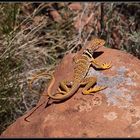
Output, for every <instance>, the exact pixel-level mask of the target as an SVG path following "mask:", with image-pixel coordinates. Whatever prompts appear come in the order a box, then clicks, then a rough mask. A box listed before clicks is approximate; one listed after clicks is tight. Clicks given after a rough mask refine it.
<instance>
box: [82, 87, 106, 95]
mask: <svg viewBox="0 0 140 140" xmlns="http://www.w3.org/2000/svg"><path fill="white" fill-rule="evenodd" d="M105 88H107V86H96V87H94V88H90V89H89V90H83V94H84V95H88V94H92V93H95V92H98V91H101V90H103V89H105Z"/></svg>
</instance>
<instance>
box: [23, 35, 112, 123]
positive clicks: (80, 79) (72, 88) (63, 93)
mask: <svg viewBox="0 0 140 140" xmlns="http://www.w3.org/2000/svg"><path fill="white" fill-rule="evenodd" d="M104 44H105V41H104V40H103V39H99V38H93V39H92V40H91V41H90V42H89V43H88V44H87V45H86V46H85V47H84V48H83V49H82V51H81V53H80V54H79V55H76V56H75V57H74V58H73V62H74V77H73V81H65V80H63V81H60V86H59V87H58V91H59V92H58V93H57V92H54V93H52V92H51V89H52V86H53V84H54V83H55V78H54V76H53V75H51V76H52V82H51V84H50V85H49V87H48V91H47V95H48V97H49V98H48V102H47V104H48V105H49V104H52V103H59V102H62V101H65V100H67V99H69V98H70V97H71V96H73V95H74V94H75V92H76V91H77V90H78V89H79V87H80V86H81V85H83V86H85V87H84V88H83V90H82V93H83V94H84V95H88V94H92V93H95V92H98V91H100V90H103V89H105V88H106V87H107V86H96V87H93V88H92V86H94V85H95V84H96V81H97V78H96V77H86V75H87V73H88V71H89V68H90V66H91V65H94V66H96V67H97V68H101V69H109V68H110V67H111V65H110V64H107V63H103V64H99V63H98V62H97V61H95V59H94V58H93V53H94V52H95V50H97V49H98V48H99V47H101V46H104ZM49 102H50V103H49ZM44 103H45V102H43V103H42V104H44ZM42 104H40V105H39V106H38V107H40V106H41V105H42ZM38 107H37V108H38ZM37 108H36V109H37ZM36 109H35V110H36ZM35 110H34V111H35ZM34 111H33V112H34ZM33 112H32V113H33ZM32 113H31V114H32ZM31 114H29V115H28V116H27V117H26V118H25V120H26V119H27V118H28V117H29V116H30V115H31ZM26 121H27V120H26Z"/></svg>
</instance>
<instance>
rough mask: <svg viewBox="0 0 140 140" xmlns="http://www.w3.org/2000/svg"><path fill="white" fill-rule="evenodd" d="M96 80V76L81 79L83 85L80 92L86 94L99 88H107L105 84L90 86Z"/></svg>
mask: <svg viewBox="0 0 140 140" xmlns="http://www.w3.org/2000/svg"><path fill="white" fill-rule="evenodd" d="M96 81H97V78H96V77H87V78H84V79H83V81H82V82H81V85H83V86H85V87H84V89H83V91H82V93H83V94H84V95H87V94H92V93H95V92H98V91H100V90H103V89H105V88H107V86H96V87H93V88H92V86H94V85H95V84H96Z"/></svg>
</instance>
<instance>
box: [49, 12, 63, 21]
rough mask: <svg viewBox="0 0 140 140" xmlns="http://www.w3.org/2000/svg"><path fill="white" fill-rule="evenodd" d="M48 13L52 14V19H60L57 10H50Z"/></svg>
mask: <svg viewBox="0 0 140 140" xmlns="http://www.w3.org/2000/svg"><path fill="white" fill-rule="evenodd" d="M50 15H51V16H52V18H53V20H54V21H56V22H60V21H62V17H61V16H60V14H59V13H58V12H57V10H52V11H50Z"/></svg>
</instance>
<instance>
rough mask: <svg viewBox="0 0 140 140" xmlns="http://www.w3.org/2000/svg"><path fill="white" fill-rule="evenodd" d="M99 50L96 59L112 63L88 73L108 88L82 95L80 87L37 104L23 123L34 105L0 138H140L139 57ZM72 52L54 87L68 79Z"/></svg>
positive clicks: (105, 49) (70, 70) (62, 64)
mask: <svg viewBox="0 0 140 140" xmlns="http://www.w3.org/2000/svg"><path fill="white" fill-rule="evenodd" d="M100 51H103V52H104V53H103V54H101V55H99V56H98V57H97V60H98V61H100V62H109V61H110V60H111V62H112V65H113V66H112V68H111V69H108V70H104V71H95V70H94V69H93V68H90V70H89V73H88V76H89V75H96V77H97V78H98V81H97V84H98V85H107V86H108V88H107V89H105V90H103V91H101V92H98V93H96V94H94V95H83V94H82V93H81V89H82V88H80V89H79V90H78V92H77V93H76V94H75V95H74V96H73V97H71V98H70V99H69V100H67V101H65V102H63V103H60V104H53V105H51V106H49V107H48V108H44V106H42V107H40V108H39V109H38V110H37V111H36V112H34V114H32V115H31V116H30V117H29V118H28V119H29V120H30V122H25V121H24V118H25V117H26V116H27V115H28V114H29V113H30V112H31V111H32V110H33V109H34V108H33V109H32V110H31V111H30V112H28V113H27V114H25V115H24V116H22V117H20V118H19V119H17V120H16V122H14V123H13V124H12V125H11V126H9V127H8V128H7V129H6V131H4V132H3V133H2V135H1V137H140V60H138V59H137V58H135V57H133V56H132V55H130V54H127V53H125V52H121V51H118V50H113V49H109V48H104V47H102V48H100V49H99V50H98V51H97V52H100ZM96 54H99V53H96ZM73 55H74V54H72V55H71V54H68V55H66V56H65V57H64V59H63V61H62V62H61V64H60V65H59V66H58V67H57V69H56V71H55V78H56V84H55V86H54V90H55V88H56V87H57V85H58V81H59V80H62V79H64V77H67V78H71V72H72V63H71V61H72V57H73ZM43 100H45V97H42V98H41V99H40V102H39V103H38V104H40V103H41V102H42V101H43Z"/></svg>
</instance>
